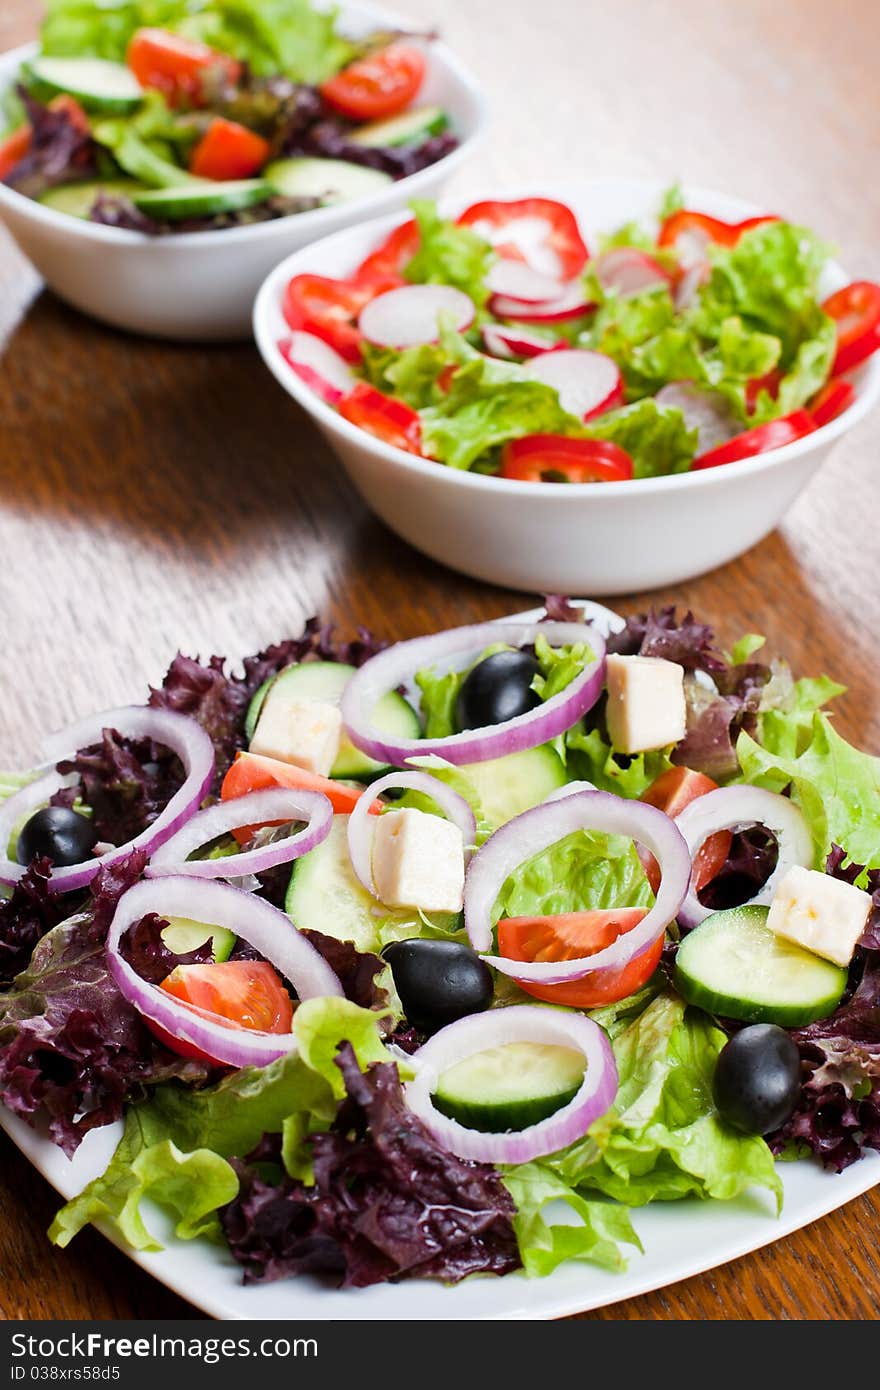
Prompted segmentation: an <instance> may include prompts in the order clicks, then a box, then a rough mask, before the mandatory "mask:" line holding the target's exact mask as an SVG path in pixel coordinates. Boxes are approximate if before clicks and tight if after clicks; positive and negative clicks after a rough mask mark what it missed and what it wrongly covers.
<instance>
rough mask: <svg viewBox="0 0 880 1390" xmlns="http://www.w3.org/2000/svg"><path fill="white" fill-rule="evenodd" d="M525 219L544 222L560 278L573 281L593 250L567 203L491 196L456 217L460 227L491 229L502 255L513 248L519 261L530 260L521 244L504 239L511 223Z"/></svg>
mask: <svg viewBox="0 0 880 1390" xmlns="http://www.w3.org/2000/svg"><path fill="white" fill-rule="evenodd" d="M524 218H529V219H532V218H537V219H538V220H539V221H541V222H543V223H544V225H545V227H546V232H545V234H544V238H543V241H544V245H545V246H547V247H548V248H549V249H550V250H551V251H555V253H556V256H557V258H558V261H559V276H560V279H562V280H573V279H574V277H575V276H576V275H577V274H578V273H579V272H580V271H581V270H583V268H584V266H585V265H586V263H587V260H588V258H589V254H590V253H589V251H588V249H587V244H586V242H585V241H584V239H583V237H582V236H581V232H580V228H579V226H578V223H577V218H576V217H575V215H574V213H573V212H572V210H571V208H570V207H566V205H565V203H559V202H556V200H555V199H553V198H514V199H511V200H510V201H509V202H508V201H504V202H501V201H499V200H497V199H489V200H487V201H485V202H482V203H473V204H472V205H471V207H469V208H465V210H464V212H463V213H462V214H461V216H460V217H459V218H458V219H457V220H458V225H459V226H460V227H474V226H476V225H477V224H483V226H487V227H488V228H489V229H490V238H489V239H490V240H491V242H492V244H493V246H494V247H495V250H496V251H497V252H498V253H499V255H503V256H510V255H511V250H513V252H514V253H515V258H516V259H517V260H521V259H526V260H527V259H528V258H527V257H524V256H523V255H522V252H521V250H520V248H519V247H517V246H515V245H514V246H513V247H512V248H511V245H510V244H509V243H508V242H507V241H506V239H505V238H506V236H507V234H508V233H509V231H510V229H511V226H512V224H513V223H515V222H520V221H522V220H523V219H524ZM496 233H497V235H495V234H496Z"/></svg>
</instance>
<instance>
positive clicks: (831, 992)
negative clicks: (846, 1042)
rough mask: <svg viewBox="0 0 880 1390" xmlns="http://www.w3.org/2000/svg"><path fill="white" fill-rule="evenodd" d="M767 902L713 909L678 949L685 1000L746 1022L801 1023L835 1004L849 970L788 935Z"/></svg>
mask: <svg viewBox="0 0 880 1390" xmlns="http://www.w3.org/2000/svg"><path fill="white" fill-rule="evenodd" d="M768 911H769V909H768V908H766V907H734V908H731V909H730V910H729V911H727V912H715V913H713V914H712V916H711V917H707V918H706V920H705V922H701V924H700V925H699V926H698V927H696V928H695V929H694V930H693V931H692V932H690V933H689V935H688V936H686V937H685V939H684V941H683V942H682V943H681V945H680V946H679V948H678V954H677V956H676V958H675V983H676V986H677V988H678V990H679V993H680V994H681V995H682V996H683V997H684V998H685V999H686V1000H687V1002H688V1003H689V1004H696V1005H698V1006H699V1007H700V1008H701V1009H705V1010H706V1012H707V1013H711V1014H721V1015H722V1016H723V1017H725V1018H736V1019H740V1020H742V1022H744V1023H778V1024H781V1025H782V1027H784V1028H801V1027H803V1026H804V1025H805V1024H807V1023H812V1022H813V1021H814V1020H815V1019H817V1018H827V1016H828V1014H830V1013H833V1012H834V1010H835V1009H836V1008H837V1005H838V1004H839V1003H840V1000H841V997H842V995H843V991H844V990H845V988H846V978H847V972H846V971H845V970H841V969H840V967H839V966H837V965H832V964H831V962H830V961H827V960H823V959H822V957H821V956H814V955H813V953H812V951H805V950H803V948H802V947H800V946H796V945H795V944H794V943H793V942H791V941H785V940H783V938H782V937H779V936H777V935H776V934H775V932H772V931H770V929H769V927H768V926H767V913H768Z"/></svg>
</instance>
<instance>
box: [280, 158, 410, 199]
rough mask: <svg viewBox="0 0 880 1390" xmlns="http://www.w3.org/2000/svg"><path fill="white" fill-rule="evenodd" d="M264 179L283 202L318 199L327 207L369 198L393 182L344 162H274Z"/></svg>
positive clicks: (379, 171) (293, 160) (337, 160)
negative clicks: (287, 200) (279, 195)
mask: <svg viewBox="0 0 880 1390" xmlns="http://www.w3.org/2000/svg"><path fill="white" fill-rule="evenodd" d="M263 177H264V178H265V179H267V180H268V181H269V183H270V184H271V185H272V187H273V189H274V191H275V192H276V193H282V194H283V195H284V196H285V197H286V198H320V199H321V202H322V203H324V204H325V205H327V206H329V205H330V204H331V203H350V202H354V200H355V199H356V198H369V197H370V196H371V195H372V194H373V193H378V192H379V191H380V189H383V188H385V187H387V185H388V184H390V183H391V182H393V180H392V178H391V175H390V174H383V173H382V172H381V170H379V169H367V168H365V167H364V166H363V165H362V164H349V162H348V160H346V159H305V158H303V159H276V160H275V161H274V162H273V163H272V164H267V165H266V167H265V169H264V170H263Z"/></svg>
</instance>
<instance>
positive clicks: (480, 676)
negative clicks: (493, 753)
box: [455, 652, 541, 731]
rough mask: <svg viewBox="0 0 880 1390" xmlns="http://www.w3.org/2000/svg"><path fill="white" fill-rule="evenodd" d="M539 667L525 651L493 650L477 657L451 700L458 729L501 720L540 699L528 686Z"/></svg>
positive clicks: (480, 725)
mask: <svg viewBox="0 0 880 1390" xmlns="http://www.w3.org/2000/svg"><path fill="white" fill-rule="evenodd" d="M540 669H541V668H540V667H539V665H538V663H537V661H536V660H535V658H534V657H533V656H530V655H529V653H528V652H495V654H494V656H487V657H486V659H485V661H478V662H477V664H476V666H475V667H474V668H473V670H471V671H469V672H468V674H467V676H466V677H465V679H464V681H463V682H462V687H461V690H459V692H458V699H457V700H456V702H455V721H456V723H457V725H458V727H459V730H460V731H463V730H464V729H482V728H484V727H485V726H486V725H487V724H504V723H506V721H507V720H508V719H514V718H515V717H516V716H517V715H518V714H526V713H527V712H528V711H529V710H530V709H534V708H535V706H536V705H539V704H540V703H541V697H540V696H539V695H537V694H536V693H535V691H534V690H533V689H532V681H533V680H534V679H535V676H537V675H538V674H539V673H540Z"/></svg>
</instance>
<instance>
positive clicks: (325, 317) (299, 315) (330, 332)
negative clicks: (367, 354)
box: [282, 275, 374, 362]
mask: <svg viewBox="0 0 880 1390" xmlns="http://www.w3.org/2000/svg"><path fill="white" fill-rule="evenodd" d="M373 293H374V291H373V290H372V289H371V288H370V287H368V286H366V285H356V284H353V283H352V282H351V281H350V280H332V279H330V278H329V276H326V275H294V277H293V279H292V280H291V281H290V282H289V284H288V286H287V289H286V290H285V292H284V302H283V304H282V311H283V313H284V317H285V319H286V320H287V322H288V323H289V324H290V327H291V328H301V329H302V330H303V331H304V332H306V333H314V334H315V336H316V337H318V338H323V339H324V342H325V343H329V344H330V346H331V347H332V348H335V349H336V351H337V352H338V353H339V355H340V357H344V358H345V360H346V362H360V360H361V332H360V329H359V328H358V326H357V323H356V319H357V317H358V314H359V313H360V311H361V309H362V308H363V307H364V305H365V304H366V303H367V301H368V300H369V299H371V298H372V297H373Z"/></svg>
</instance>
